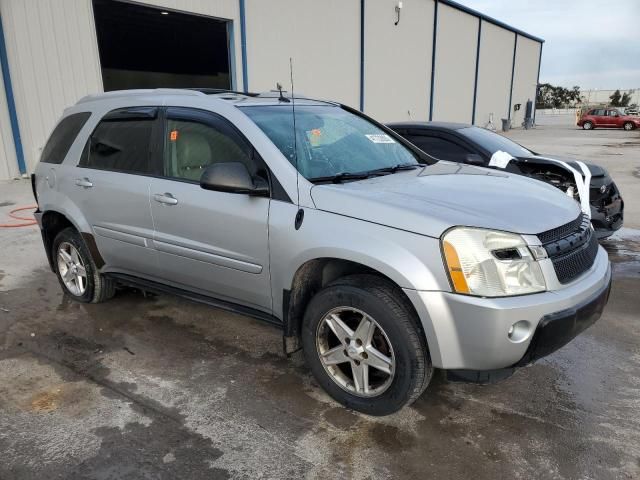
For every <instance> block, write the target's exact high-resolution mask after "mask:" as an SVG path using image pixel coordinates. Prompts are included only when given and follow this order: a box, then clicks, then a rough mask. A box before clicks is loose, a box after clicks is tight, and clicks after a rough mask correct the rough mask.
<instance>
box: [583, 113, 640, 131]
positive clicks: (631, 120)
mask: <svg viewBox="0 0 640 480" xmlns="http://www.w3.org/2000/svg"><path fill="white" fill-rule="evenodd" d="M578 126H579V127H582V128H584V129H585V130H591V129H593V128H596V127H598V128H600V127H605V128H624V129H625V130H633V129H634V128H638V127H640V117H632V116H631V115H625V114H624V113H622V112H620V110H618V109H616V108H594V109H592V110H589V111H588V112H587V113H586V114H585V115H583V116H582V117H581V118H580V119H579V120H578Z"/></svg>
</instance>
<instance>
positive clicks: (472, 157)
mask: <svg viewBox="0 0 640 480" xmlns="http://www.w3.org/2000/svg"><path fill="white" fill-rule="evenodd" d="M464 163H467V164H469V165H479V166H484V163H485V162H484V158H482V156H481V155H478V154H477V153H467V156H466V157H464Z"/></svg>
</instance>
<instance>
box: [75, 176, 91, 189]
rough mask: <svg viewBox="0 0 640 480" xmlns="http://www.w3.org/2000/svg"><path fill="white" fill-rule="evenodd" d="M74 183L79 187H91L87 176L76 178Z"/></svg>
mask: <svg viewBox="0 0 640 480" xmlns="http://www.w3.org/2000/svg"><path fill="white" fill-rule="evenodd" d="M76 185H78V186H79V187H84V188H91V187H93V183H91V181H90V180H89V179H88V178H87V177H84V178H76Z"/></svg>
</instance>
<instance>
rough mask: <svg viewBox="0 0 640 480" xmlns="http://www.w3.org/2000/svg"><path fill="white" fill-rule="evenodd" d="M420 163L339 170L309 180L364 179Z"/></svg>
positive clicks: (335, 181) (411, 168) (339, 181)
mask: <svg viewBox="0 0 640 480" xmlns="http://www.w3.org/2000/svg"><path fill="white" fill-rule="evenodd" d="M422 166H423V165H422V164H420V163H409V164H398V165H393V166H391V167H383V168H376V169H375V170H367V171H364V172H356V173H351V172H340V173H336V174H335V175H328V176H326V177H314V178H310V179H309V181H311V182H314V183H316V182H318V183H320V182H332V183H341V182H343V181H345V180H364V179H365V178H369V177H375V176H376V175H384V174H387V173H396V172H398V171H400V170H413V169H414V168H418V167H422Z"/></svg>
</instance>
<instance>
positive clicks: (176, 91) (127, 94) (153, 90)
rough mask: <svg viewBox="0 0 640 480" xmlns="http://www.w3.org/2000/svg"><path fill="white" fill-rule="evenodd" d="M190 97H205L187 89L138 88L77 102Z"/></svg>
mask: <svg viewBox="0 0 640 480" xmlns="http://www.w3.org/2000/svg"><path fill="white" fill-rule="evenodd" d="M154 94H155V95H192V96H202V95H205V94H204V93H202V92H199V91H196V90H193V89H187V88H140V89H131V90H113V91H111V92H104V93H96V94H92V95H87V96H85V97H82V98H81V99H80V100H78V103H86V102H92V101H94V100H101V99H103V98H105V99H107V98H120V97H135V96H139V95H154Z"/></svg>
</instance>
